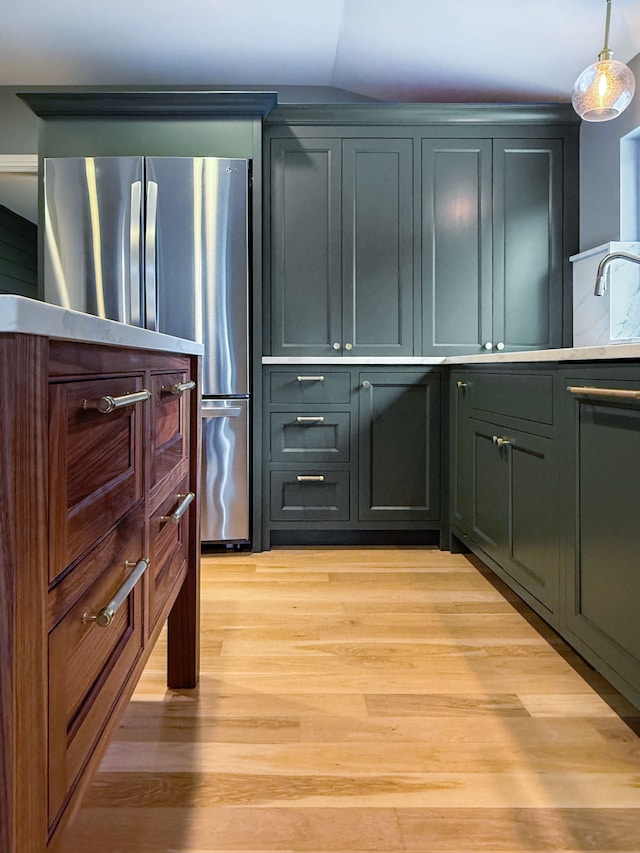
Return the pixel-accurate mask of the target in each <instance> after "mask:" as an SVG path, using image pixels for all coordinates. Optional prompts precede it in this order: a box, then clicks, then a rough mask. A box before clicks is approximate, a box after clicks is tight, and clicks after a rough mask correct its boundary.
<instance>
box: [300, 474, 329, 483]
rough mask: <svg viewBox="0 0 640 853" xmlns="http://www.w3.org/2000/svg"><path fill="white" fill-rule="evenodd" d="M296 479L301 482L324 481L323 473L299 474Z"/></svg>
mask: <svg viewBox="0 0 640 853" xmlns="http://www.w3.org/2000/svg"><path fill="white" fill-rule="evenodd" d="M296 480H297V481H298V482H299V483H324V475H323V474H298V476H297V477H296Z"/></svg>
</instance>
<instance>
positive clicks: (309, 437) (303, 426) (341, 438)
mask: <svg viewBox="0 0 640 853" xmlns="http://www.w3.org/2000/svg"><path fill="white" fill-rule="evenodd" d="M350 421H351V417H350V414H349V412H316V411H315V410H314V411H309V412H308V413H306V412H305V413H304V414H302V413H297V412H296V413H291V412H272V413H271V416H270V456H271V461H272V462H304V463H306V462H348V461H349V432H350Z"/></svg>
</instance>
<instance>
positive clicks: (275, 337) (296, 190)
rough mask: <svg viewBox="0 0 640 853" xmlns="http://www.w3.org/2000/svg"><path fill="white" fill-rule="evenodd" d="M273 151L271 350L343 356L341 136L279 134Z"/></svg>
mask: <svg viewBox="0 0 640 853" xmlns="http://www.w3.org/2000/svg"><path fill="white" fill-rule="evenodd" d="M270 155H271V173H270V188H271V205H270V217H269V229H270V230H269V234H268V236H267V243H268V246H269V252H270V263H269V268H270V280H271V305H270V311H271V352H272V354H273V355H302V356H305V355H336V354H339V353H336V350H335V349H334V344H337V345H338V347H340V346H341V341H342V290H341V288H342V284H341V276H342V271H341V263H342V261H341V239H342V238H341V233H342V223H341V187H342V152H341V141H340V140H339V139H273V140H271V152H270Z"/></svg>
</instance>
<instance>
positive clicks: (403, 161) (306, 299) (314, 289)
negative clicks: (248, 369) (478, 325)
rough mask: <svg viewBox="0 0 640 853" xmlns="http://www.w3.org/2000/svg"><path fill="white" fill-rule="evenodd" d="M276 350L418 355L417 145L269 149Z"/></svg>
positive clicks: (301, 143) (381, 142)
mask: <svg viewBox="0 0 640 853" xmlns="http://www.w3.org/2000/svg"><path fill="white" fill-rule="evenodd" d="M269 158H270V175H269V190H270V198H271V202H270V213H269V219H268V222H269V238H268V242H269V247H270V262H269V269H270V281H271V330H270V332H271V335H270V336H271V351H272V353H273V354H274V355H291V356H294V355H295V356H307V355H308V356H327V355H331V356H340V355H343V354H345V355H351V356H362V355H410V354H412V353H413V335H414V329H413V326H414V323H413V312H414V276H413V143H412V140H410V139H372V138H363V139H357V138H353V139H352V138H349V139H342V138H326V137H323V138H304V139H292V138H286V139H282V138H274V139H271V141H270V151H269Z"/></svg>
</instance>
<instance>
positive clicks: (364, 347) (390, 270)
mask: <svg viewBox="0 0 640 853" xmlns="http://www.w3.org/2000/svg"><path fill="white" fill-rule="evenodd" d="M342 151H343V165H342V174H343V208H342V222H343V249H342V258H343V270H342V294H343V296H342V312H343V336H342V343H343V351H344V353H345V355H354V356H360V355H385V356H386V355H392V356H393V355H411V354H412V353H413V328H414V312H413V305H414V293H413V289H414V278H413V142H412V140H410V139H345V140H344V141H343V143H342Z"/></svg>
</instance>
